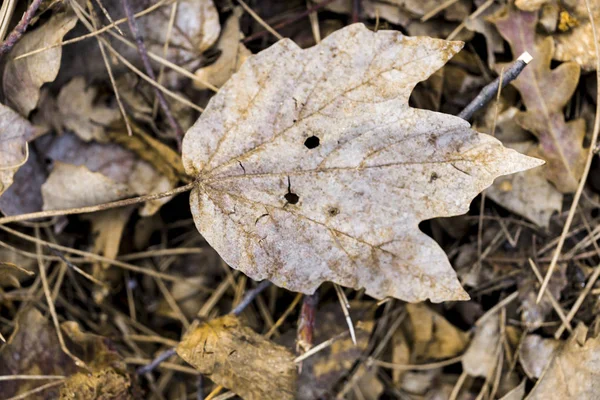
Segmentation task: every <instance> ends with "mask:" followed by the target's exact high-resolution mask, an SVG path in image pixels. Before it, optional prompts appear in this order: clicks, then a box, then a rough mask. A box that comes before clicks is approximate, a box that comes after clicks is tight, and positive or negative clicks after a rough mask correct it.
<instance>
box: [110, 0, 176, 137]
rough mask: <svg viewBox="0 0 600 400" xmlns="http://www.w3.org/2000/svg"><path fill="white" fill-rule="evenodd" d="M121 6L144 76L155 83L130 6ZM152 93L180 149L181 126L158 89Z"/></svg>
mask: <svg viewBox="0 0 600 400" xmlns="http://www.w3.org/2000/svg"><path fill="white" fill-rule="evenodd" d="M121 4H122V6H123V10H124V11H125V15H126V16H127V23H128V24H129V30H130V31H131V34H132V35H133V37H134V39H135V42H136V44H137V49H138V53H139V55H140V58H141V59H142V63H143V64H144V69H145V70H146V74H147V75H148V76H149V77H150V79H152V80H153V81H155V82H156V75H155V74H154V70H153V69H152V65H151V64H150V59H149V58H148V52H147V51H146V45H145V44H144V39H143V38H142V36H141V35H140V32H139V30H138V26H137V21H136V20H135V17H134V15H133V11H132V10H131V5H130V4H129V0H121ZM154 92H155V94H156V97H157V98H158V103H159V104H160V108H161V109H162V110H163V112H164V114H165V116H166V117H167V121H169V125H171V128H172V129H173V130H174V131H175V135H176V136H175V139H176V140H177V144H178V146H179V148H181V141H182V140H183V129H182V128H181V125H179V123H178V122H177V120H175V117H174V116H173V113H172V112H171V109H170V108H169V105H168V103H167V100H166V99H165V96H164V95H163V94H162V92H161V91H160V90H158V88H156V87H154Z"/></svg>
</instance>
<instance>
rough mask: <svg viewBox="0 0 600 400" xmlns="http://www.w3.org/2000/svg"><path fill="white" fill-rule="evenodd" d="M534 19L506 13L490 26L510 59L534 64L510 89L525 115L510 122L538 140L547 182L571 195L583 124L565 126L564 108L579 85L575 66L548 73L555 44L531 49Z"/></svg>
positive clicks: (549, 42) (581, 153) (580, 154)
mask: <svg viewBox="0 0 600 400" xmlns="http://www.w3.org/2000/svg"><path fill="white" fill-rule="evenodd" d="M537 21H538V18H537V13H527V12H523V11H518V10H514V9H511V10H510V12H508V13H506V14H504V15H502V16H500V17H498V18H496V19H495V20H494V23H495V24H496V27H497V28H498V31H499V32H500V34H501V35H502V36H503V37H504V38H505V39H506V40H507V41H508V43H509V44H510V47H511V49H512V53H513V55H515V56H516V55H518V54H521V53H523V52H525V51H528V52H529V53H531V54H532V55H533V61H532V62H531V64H529V66H528V67H527V68H525V69H524V70H523V72H522V73H521V74H520V75H519V77H518V78H517V79H516V80H514V81H513V82H512V83H513V85H515V87H516V88H517V89H518V90H519V93H521V97H522V98H523V103H525V107H526V108H527V111H526V112H520V113H518V114H517V115H516V116H515V120H516V121H517V123H518V124H519V125H521V126H522V127H523V128H524V129H527V130H528V131H530V132H532V133H533V134H534V135H536V136H537V138H538V140H539V143H540V144H539V147H540V154H541V155H542V157H543V158H544V159H545V160H546V162H547V163H548V165H547V166H545V167H544V168H545V171H546V178H547V179H548V180H549V181H550V182H552V183H553V184H554V185H555V186H556V188H557V189H558V190H560V191H561V192H563V193H570V192H574V191H575V190H576V189H577V185H578V183H579V179H580V178H581V174H582V173H583V166H584V162H585V155H586V151H585V150H584V148H583V138H584V136H585V121H584V120H583V119H581V118H580V119H576V120H573V121H569V122H565V116H564V114H563V108H564V107H565V105H566V104H567V102H568V101H569V100H570V99H571V96H572V95H573V92H574V91H575V88H576V87H577V84H578V82H579V73H580V69H579V65H577V64H576V63H574V62H567V63H563V64H561V65H560V66H558V67H557V68H555V69H550V62H551V61H552V54H553V53H554V43H553V41H552V38H550V37H548V38H546V39H544V40H543V41H541V42H539V43H536V40H535V36H536V33H535V27H536V24H537Z"/></svg>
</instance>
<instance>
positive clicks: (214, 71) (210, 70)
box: [194, 7, 252, 89]
mask: <svg viewBox="0 0 600 400" xmlns="http://www.w3.org/2000/svg"><path fill="white" fill-rule="evenodd" d="M241 15H242V11H241V8H239V7H238V8H236V9H235V10H234V12H233V14H232V15H231V16H230V17H229V19H227V21H226V22H225V25H224V26H223V31H222V33H221V38H220V39H219V42H218V43H217V48H218V49H219V50H221V55H220V56H219V58H218V59H217V61H215V63H214V64H211V65H209V66H207V67H204V68H200V69H198V70H196V72H194V73H195V74H196V76H197V77H198V78H200V79H201V80H202V81H203V82H208V83H210V84H212V85H214V86H217V87H221V86H223V84H224V83H225V82H226V81H227V79H229V78H230V77H231V75H232V74H233V73H234V72H236V71H237V70H238V69H240V67H241V66H242V64H243V63H244V61H246V58H248V57H249V56H250V55H251V54H252V53H251V52H250V50H248V49H247V48H246V46H244V44H243V43H241V42H240V16H241ZM194 86H195V87H196V88H198V89H206V86H205V85H203V84H201V83H199V82H198V81H194Z"/></svg>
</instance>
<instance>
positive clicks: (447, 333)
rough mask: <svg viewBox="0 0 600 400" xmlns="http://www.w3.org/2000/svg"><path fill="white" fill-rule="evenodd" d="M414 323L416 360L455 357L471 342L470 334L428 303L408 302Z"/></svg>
mask: <svg viewBox="0 0 600 400" xmlns="http://www.w3.org/2000/svg"><path fill="white" fill-rule="evenodd" d="M406 311H407V312H408V316H409V318H410V321H411V324H412V339H413V349H412V353H413V355H414V357H415V359H416V362H422V361H423V360H431V359H433V360H439V359H444V358H451V357H454V356H456V355H458V354H460V353H462V352H463V351H464V349H465V348H466V347H467V345H468V344H469V335H468V334H467V333H466V332H463V331H461V330H460V329H458V328H457V327H455V326H454V325H452V324H451V323H450V322H448V321H447V320H446V319H445V318H444V317H442V316H441V315H440V314H438V313H436V312H435V311H433V310H432V309H431V308H429V307H428V306H427V305H426V304H423V303H419V304H407V305H406Z"/></svg>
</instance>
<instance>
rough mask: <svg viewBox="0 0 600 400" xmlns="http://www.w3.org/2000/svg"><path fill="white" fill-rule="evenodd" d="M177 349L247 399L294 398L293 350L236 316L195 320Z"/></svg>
mask: <svg viewBox="0 0 600 400" xmlns="http://www.w3.org/2000/svg"><path fill="white" fill-rule="evenodd" d="M176 350H177V354H179V356H180V357H181V358H183V359H184V360H185V361H186V362H188V363H190V364H192V365H193V366H194V367H195V368H196V369H198V371H200V372H201V373H202V374H204V375H206V377H207V378H209V379H210V380H212V381H213V382H215V383H217V384H219V385H222V386H224V387H226V388H228V389H231V390H232V391H233V392H235V393H236V394H238V395H239V396H241V397H243V398H244V399H250V400H252V399H256V400H263V399H264V400H269V399H273V400H284V399H294V398H295V393H296V365H295V364H294V356H293V355H292V353H291V352H290V351H289V350H288V349H286V348H285V347H283V346H279V345H277V344H275V343H273V342H271V341H269V340H268V339H265V338H264V337H263V336H261V335H259V334H258V333H256V332H254V331H253V330H252V329H250V328H248V327H246V326H244V325H243V324H242V322H241V321H240V320H239V319H238V317H236V316H235V315H231V314H228V315H225V316H223V317H220V318H217V319H214V320H212V321H208V322H206V323H203V324H199V323H198V322H195V323H194V324H192V325H191V326H190V328H189V329H188V332H187V333H186V335H185V336H184V338H183V339H182V341H181V342H180V343H179V345H177V349H176Z"/></svg>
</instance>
